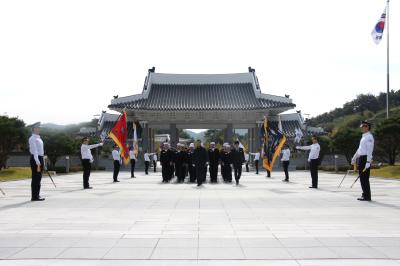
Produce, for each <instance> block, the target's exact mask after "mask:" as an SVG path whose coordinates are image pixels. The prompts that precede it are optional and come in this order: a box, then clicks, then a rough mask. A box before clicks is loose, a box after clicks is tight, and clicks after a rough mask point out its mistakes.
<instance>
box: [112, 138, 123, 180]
mask: <svg viewBox="0 0 400 266" xmlns="http://www.w3.org/2000/svg"><path fill="white" fill-rule="evenodd" d="M111 154H112V157H113V161H114V172H113V180H114V182H119V181H118V174H119V169H120V167H121V153H120V151H119V147H118V145H115V146H114V150H113V151H112V153H111Z"/></svg>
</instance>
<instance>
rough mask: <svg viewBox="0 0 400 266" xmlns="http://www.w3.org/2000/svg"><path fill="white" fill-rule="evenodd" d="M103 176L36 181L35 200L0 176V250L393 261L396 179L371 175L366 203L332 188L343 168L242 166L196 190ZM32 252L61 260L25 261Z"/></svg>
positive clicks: (135, 257) (197, 259) (195, 261)
mask: <svg viewBox="0 0 400 266" xmlns="http://www.w3.org/2000/svg"><path fill="white" fill-rule="evenodd" d="M110 176H111V173H110V172H94V173H93V176H92V183H93V184H92V185H93V186H94V189H93V190H91V191H84V190H82V189H81V181H82V175H81V174H79V173H78V174H71V175H68V176H59V177H56V178H57V180H56V181H57V184H58V187H57V189H54V188H53V187H51V183H49V182H48V181H49V180H47V179H44V180H43V182H44V183H43V196H45V197H46V201H45V202H40V203H38V202H35V203H31V202H30V201H29V198H28V199H27V198H26V196H27V193H28V192H29V188H30V180H21V181H13V182H4V183H2V188H3V189H4V190H6V192H7V197H3V196H1V195H0V227H1V228H0V258H4V257H7V258H11V257H12V256H16V255H18V254H19V255H18V256H21V257H20V258H21V260H19V259H13V260H12V261H10V262H13V263H15V264H14V265H18V264H20V265H24V264H25V265H35V264H36V262H37V261H41V262H43V263H42V264H38V265H41V266H42V265H57V266H58V265H73V264H76V265H78V264H81V265H109V264H107V263H108V262H109V261H112V263H113V264H112V265H128V264H129V263H131V264H129V265H175V264H174V263H176V264H177V265H226V264H225V263H227V264H228V265H274V264H273V263H272V264H271V263H270V262H272V261H274V256H275V257H279V258H280V260H278V261H276V260H275V261H274V262H279V263H277V264H278V265H279V264H281V263H282V264H283V263H286V264H287V265H294V264H293V263H296V264H297V263H298V264H300V265H301V263H306V264H307V263H315V262H316V261H318V262H321V263H322V264H321V265H329V263H333V265H335V263H339V262H340V263H343V265H352V264H351V263H350V262H354V263H355V264H354V265H361V264H359V263H360V262H364V263H365V265H374V264H373V263H386V262H387V263H389V264H388V265H390V264H393V263H395V264H398V261H396V260H394V259H399V257H398V254H400V252H399V250H398V247H400V229H399V226H398V225H399V224H400V200H399V199H400V191H399V190H398V187H399V184H400V182H399V181H398V180H381V179H375V178H372V179H371V187H372V190H373V200H374V201H373V202H371V203H365V202H358V201H357V200H356V198H357V197H358V196H359V194H360V187H359V186H355V187H354V188H353V189H349V188H348V187H349V185H350V184H351V182H352V181H351V180H345V182H344V183H345V184H344V185H343V187H342V188H341V189H337V184H338V182H339V180H340V178H341V177H342V175H334V174H326V173H322V172H321V173H320V181H321V182H320V184H321V185H320V189H319V190H316V191H310V190H309V189H308V185H309V182H310V178H309V173H308V172H303V171H297V172H293V173H291V176H292V177H293V178H292V180H293V182H291V183H289V184H286V183H283V182H281V179H282V173H281V172H274V173H273V177H272V178H270V179H267V178H265V175H264V173H263V174H262V175H259V176H256V175H254V174H253V173H243V180H242V186H239V187H236V186H233V185H230V184H218V185H210V184H208V183H206V184H205V185H204V187H203V188H201V189H197V188H196V186H195V185H189V184H179V185H178V184H160V180H161V177H160V173H157V174H151V175H150V176H144V175H143V173H141V172H140V171H139V172H138V174H137V176H138V178H137V179H135V180H131V179H130V178H129V173H127V172H124V171H122V172H121V178H120V180H121V183H119V184H112V182H111V178H110ZM155 192H156V193H155ZM28 196H29V195H28ZM383 225H384V226H383ZM45 249H50V250H52V252H50V253H48V254H44V255H43V254H42V253H43V252H42V250H45ZM58 251H60V252H59V254H58ZM131 251H136V252H131ZM138 251H142V252H138ZM273 251H276V252H273ZM11 253H12V254H11ZM35 255H37V256H46V257H45V258H52V257H56V256H57V258H62V259H61V260H57V259H55V260H52V259H46V260H40V259H35V260H30V259H29V258H30V256H35ZM24 256H26V257H24ZM286 256H288V257H287V258H286ZM114 258H116V259H117V260H111V259H114ZM123 258H126V260H125V259H123ZM141 258H144V259H141ZM149 258H150V259H149ZM249 258H252V259H251V260H248V259H249ZM325 258H327V260H325ZM345 258H349V259H345ZM354 258H360V259H354ZM370 258H371V259H370ZM380 258H388V260H380ZM25 259H26V261H25ZM69 259H72V260H69ZM102 259H105V261H104V262H103V261H101V260H102ZM234 259H236V260H234ZM246 259H247V260H246ZM295 259H299V260H298V261H297V262H296V261H295ZM307 259H310V260H307ZM7 262H8V261H7V260H2V261H0V264H5V263H7ZM67 262H69V263H71V262H73V263H72V264H67ZM92 262H93V263H92ZM85 263H86V264H85ZM185 263H186V264H185ZM312 265H316V264H312ZM317 265H318V264H317ZM375 265H379V264H375ZM383 265H384V264H383Z"/></svg>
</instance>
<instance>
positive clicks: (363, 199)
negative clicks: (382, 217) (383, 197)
mask: <svg viewBox="0 0 400 266" xmlns="http://www.w3.org/2000/svg"><path fill="white" fill-rule="evenodd" d="M357 200H359V201H371V200H370V199H365V198H358V199H357Z"/></svg>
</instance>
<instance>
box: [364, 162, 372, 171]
mask: <svg viewBox="0 0 400 266" xmlns="http://www.w3.org/2000/svg"><path fill="white" fill-rule="evenodd" d="M370 167H371V163H368V162H367V163H366V164H365V167H364V171H365V170H367V169H368V168H370Z"/></svg>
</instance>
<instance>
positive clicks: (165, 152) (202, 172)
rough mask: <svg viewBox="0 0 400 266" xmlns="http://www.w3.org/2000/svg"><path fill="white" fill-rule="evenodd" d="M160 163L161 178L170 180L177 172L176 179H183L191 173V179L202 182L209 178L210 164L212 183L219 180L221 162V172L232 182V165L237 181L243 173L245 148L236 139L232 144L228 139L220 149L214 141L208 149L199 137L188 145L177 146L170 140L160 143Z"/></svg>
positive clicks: (224, 177)
mask: <svg viewBox="0 0 400 266" xmlns="http://www.w3.org/2000/svg"><path fill="white" fill-rule="evenodd" d="M161 149H162V150H161V154H160V163H161V167H162V182H163V183H168V182H170V181H171V180H172V179H173V178H174V176H176V178H177V183H183V182H184V181H185V178H186V177H188V181H189V183H196V182H197V185H198V186H201V185H202V184H203V183H204V182H205V181H206V176H207V168H208V171H209V175H210V183H217V182H218V168H219V165H221V176H222V178H223V181H224V182H232V166H233V170H234V175H235V181H236V184H237V185H239V180H240V177H241V175H242V165H243V163H245V156H244V154H245V153H244V150H243V148H242V147H239V141H236V142H235V143H234V145H233V147H232V148H231V147H230V145H229V144H228V143H225V144H224V145H223V148H222V150H221V151H220V150H219V149H218V148H217V147H216V145H215V142H211V143H210V146H209V148H208V150H206V148H205V147H204V145H203V143H202V142H201V141H200V140H197V141H196V143H190V145H189V146H188V147H186V146H185V145H184V144H181V143H178V144H177V148H176V149H174V148H172V147H171V146H170V145H169V143H164V144H163V145H162V147H161Z"/></svg>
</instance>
